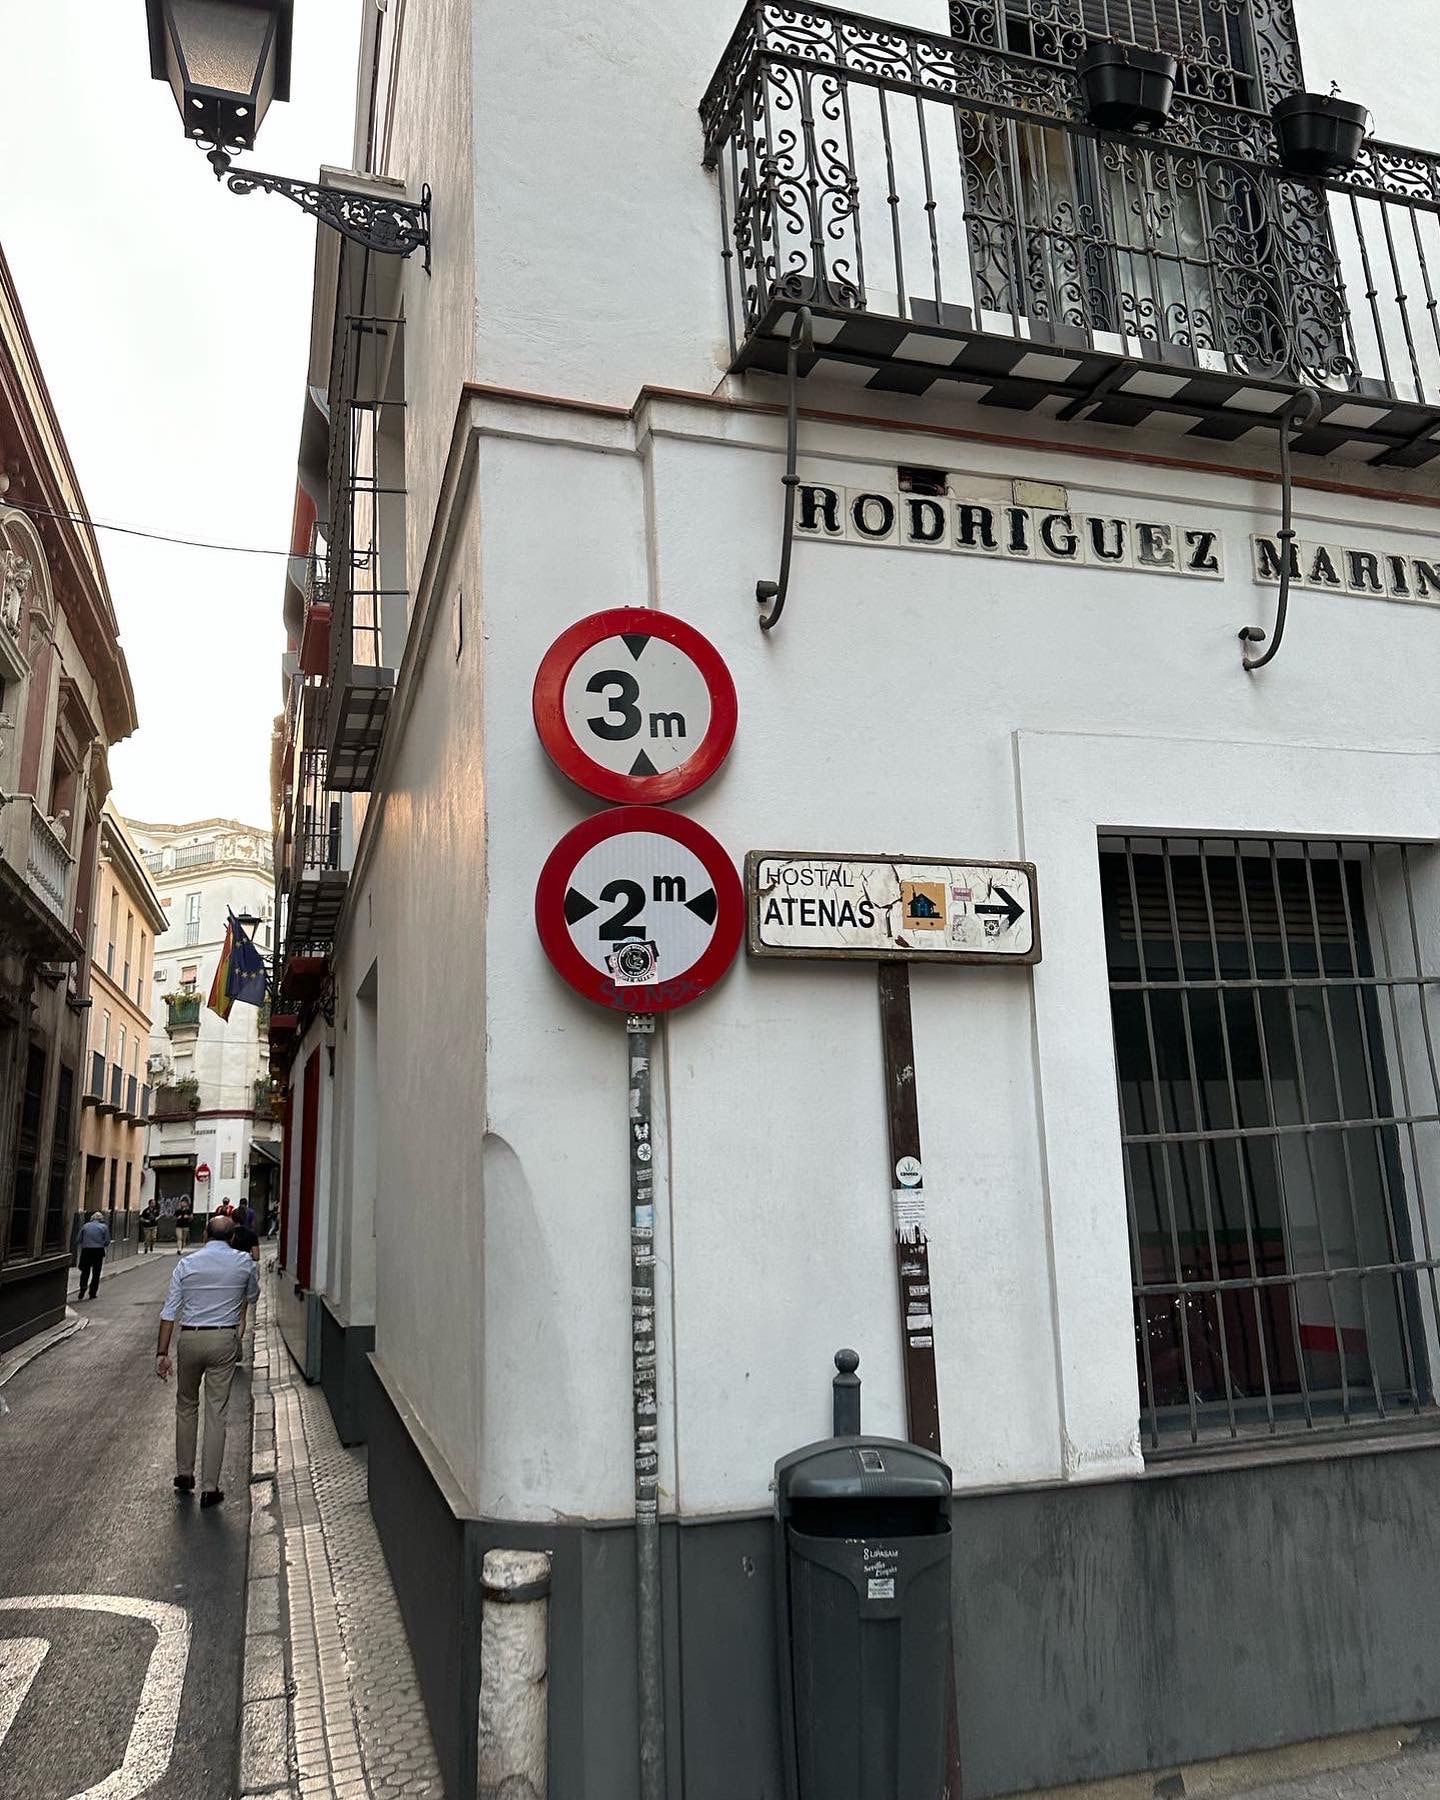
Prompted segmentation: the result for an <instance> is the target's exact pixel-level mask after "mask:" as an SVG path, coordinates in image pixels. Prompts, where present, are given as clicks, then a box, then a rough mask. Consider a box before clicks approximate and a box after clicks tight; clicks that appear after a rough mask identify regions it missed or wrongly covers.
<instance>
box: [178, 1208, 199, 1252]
mask: <svg viewBox="0 0 1440 1800" xmlns="http://www.w3.org/2000/svg"><path fill="white" fill-rule="evenodd" d="M194 1217H195V1202H194V1201H193V1200H192V1199H191V1198H190V1196H189V1195H188V1194H182V1195H181V1196H180V1198H179V1199H178V1200H177V1201H176V1202H175V1247H176V1249H177V1250H178V1251H179V1252H180V1254H181V1255H182V1256H183V1255H184V1254H185V1251H186V1249H187V1248H188V1246H189V1243H190V1225H191V1222H192V1221H193V1219H194Z"/></svg>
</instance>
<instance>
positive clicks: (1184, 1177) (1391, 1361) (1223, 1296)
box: [1100, 837, 1440, 1455]
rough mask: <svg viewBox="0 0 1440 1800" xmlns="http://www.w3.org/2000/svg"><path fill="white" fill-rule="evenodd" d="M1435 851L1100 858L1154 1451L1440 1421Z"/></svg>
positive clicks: (1162, 844)
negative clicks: (1425, 869)
mask: <svg viewBox="0 0 1440 1800" xmlns="http://www.w3.org/2000/svg"><path fill="white" fill-rule="evenodd" d="M1434 854H1435V852H1434V851H1433V850H1431V849H1429V848H1425V849H1415V848H1412V847H1410V846H1405V845H1374V844H1369V845H1362V844H1351V843H1346V844H1334V843H1331V844H1316V843H1295V842H1288V841H1278V840H1269V841H1252V840H1248V839H1247V840H1243V841H1241V840H1233V839H1210V838H1206V839H1204V840H1199V839H1196V838H1140V837H1133V838H1132V837H1123V838H1117V837H1105V838H1102V840H1101V845H1100V872H1101V885H1102V894H1103V904H1104V913H1105V927H1106V948H1107V957H1108V962H1109V975H1110V994H1111V1014H1112V1022H1113V1026H1114V1038H1115V1062H1116V1073H1117V1078H1118V1082H1119V1095H1120V1114H1121V1135H1122V1140H1123V1145H1124V1159H1125V1192H1126V1205H1127V1209H1128V1217H1129V1229H1130V1254H1131V1273H1132V1281H1133V1291H1134V1304H1135V1333H1136V1357H1137V1362H1138V1367H1139V1378H1140V1407H1141V1430H1142V1435H1143V1437H1144V1440H1145V1446H1146V1450H1147V1453H1149V1454H1151V1455H1153V1454H1156V1453H1163V1452H1165V1451H1166V1450H1168V1449H1172V1448H1177V1447H1188V1446H1190V1445H1193V1444H1199V1443H1202V1442H1205V1443H1209V1442H1211V1441H1212V1440H1213V1439H1214V1438H1215V1437H1217V1436H1220V1437H1228V1438H1230V1439H1241V1438H1250V1437H1253V1436H1256V1435H1277V1436H1278V1435H1281V1434H1286V1433H1296V1432H1299V1433H1305V1432H1308V1431H1314V1430H1317V1429H1326V1428H1336V1429H1339V1428H1343V1427H1345V1426H1347V1425H1351V1424H1365V1425H1368V1426H1370V1427H1371V1428H1373V1426H1374V1425H1375V1423H1376V1422H1377V1421H1381V1420H1396V1419H1413V1418H1414V1417H1415V1416H1416V1414H1417V1413H1418V1412H1419V1411H1420V1410H1421V1409H1422V1408H1424V1407H1427V1406H1429V1405H1430V1404H1431V1402H1432V1399H1433V1393H1432V1387H1431V1375H1430V1357H1429V1350H1428V1344H1429V1343H1430V1342H1432V1341H1434V1340H1435V1335H1436V1331H1437V1326H1440V1290H1437V1275H1436V1270H1437V1266H1440V1265H1437V1262H1436V1259H1435V1256H1434V1253H1433V1248H1432V1243H1431V1233H1430V1226H1429V1221H1428V1218H1427V1213H1426V1192H1425V1188H1426V1182H1427V1180H1428V1181H1429V1183H1430V1186H1431V1188H1432V1191H1433V1190H1434V1189H1435V1187H1436V1183H1437V1181H1440V1169H1437V1156H1440V1074H1437V1068H1440V1063H1437V1040H1440V1023H1437V1020H1436V1017H1435V996H1434V988H1435V986H1436V984H1437V982H1440V976H1437V975H1436V974H1435V973H1434V972H1433V971H1431V970H1430V968H1429V965H1428V962H1427V959H1426V954H1425V952H1426V950H1427V948H1428V944H1429V942H1430V941H1431V940H1432V939H1433V936H1434V933H1433V930H1429V929H1427V930H1425V931H1423V932H1422V929H1421V924H1420V921H1421V919H1422V918H1425V917H1427V916H1428V915H1427V914H1426V913H1425V911H1424V909H1423V906H1422V901H1423V898H1424V896H1423V894H1420V897H1419V898H1417V894H1418V893H1420V890H1419V885H1418V881H1417V869H1418V868H1420V867H1422V866H1423V865H1422V859H1424V858H1427V857H1432V856H1433V855H1434Z"/></svg>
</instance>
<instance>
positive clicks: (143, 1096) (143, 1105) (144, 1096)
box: [139, 1082, 150, 1125]
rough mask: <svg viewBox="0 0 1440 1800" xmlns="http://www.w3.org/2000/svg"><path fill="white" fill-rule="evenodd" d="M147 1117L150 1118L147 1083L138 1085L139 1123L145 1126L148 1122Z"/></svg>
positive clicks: (148, 1087) (148, 1085)
mask: <svg viewBox="0 0 1440 1800" xmlns="http://www.w3.org/2000/svg"><path fill="white" fill-rule="evenodd" d="M149 1117H150V1084H149V1083H148V1082H141V1084H140V1113H139V1121H140V1123H141V1124H142V1125H143V1124H145V1123H146V1122H147V1121H148V1120H149Z"/></svg>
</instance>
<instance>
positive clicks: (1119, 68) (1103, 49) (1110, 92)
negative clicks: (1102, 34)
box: [1075, 42, 1176, 131]
mask: <svg viewBox="0 0 1440 1800" xmlns="http://www.w3.org/2000/svg"><path fill="white" fill-rule="evenodd" d="M1175 73H1176V62H1175V58H1174V57H1173V56H1167V55H1166V54H1165V52H1164V51H1163V50H1142V49H1141V48H1140V47H1139V45H1138V44H1110V43H1100V42H1097V43H1092V44H1087V45H1086V46H1085V48H1084V50H1083V51H1082V52H1081V55H1080V60H1079V61H1078V62H1077V63H1076V65H1075V74H1076V76H1077V78H1078V79H1079V82H1080V92H1081V93H1082V94H1083V95H1084V96H1085V112H1086V116H1087V117H1088V118H1089V120H1090V123H1091V124H1092V125H1097V126H1099V128H1100V130H1101V131H1154V130H1156V129H1157V128H1158V127H1159V126H1161V125H1163V124H1164V123H1165V121H1166V120H1167V119H1168V118H1169V117H1170V107H1171V103H1172V102H1173V101H1174V99H1175Z"/></svg>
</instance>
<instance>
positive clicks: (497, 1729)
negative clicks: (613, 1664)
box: [478, 1550, 550, 1800]
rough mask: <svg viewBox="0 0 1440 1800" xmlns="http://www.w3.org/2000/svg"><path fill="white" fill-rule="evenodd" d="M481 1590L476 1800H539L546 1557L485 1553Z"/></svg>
mask: <svg viewBox="0 0 1440 1800" xmlns="http://www.w3.org/2000/svg"><path fill="white" fill-rule="evenodd" d="M480 1591H481V1595H482V1597H483V1601H484V1605H483V1610H482V1613H481V1620H480V1756H479V1782H478V1792H479V1800H545V1796H546V1782H547V1779H548V1774H547V1767H546V1756H547V1751H548V1745H549V1736H550V1659H549V1636H550V1555H549V1552H548V1551H545V1550H487V1551H486V1553H485V1560H484V1562H483V1563H482V1564H481V1565H480Z"/></svg>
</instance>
